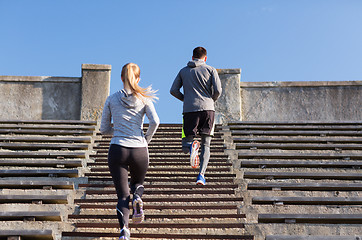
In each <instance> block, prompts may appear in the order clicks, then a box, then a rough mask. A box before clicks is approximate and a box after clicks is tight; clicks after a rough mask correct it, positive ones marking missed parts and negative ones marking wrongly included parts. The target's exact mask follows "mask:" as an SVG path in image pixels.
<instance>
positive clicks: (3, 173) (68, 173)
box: [0, 169, 79, 177]
mask: <svg viewBox="0 0 362 240" xmlns="http://www.w3.org/2000/svg"><path fill="white" fill-rule="evenodd" d="M78 175H79V173H78V170H77V169H69V170H68V169H59V170H54V169H44V170H40V169H21V170H17V169H11V170H4V169H1V170H0V177H78Z"/></svg>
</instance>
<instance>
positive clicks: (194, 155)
mask: <svg viewBox="0 0 362 240" xmlns="http://www.w3.org/2000/svg"><path fill="white" fill-rule="evenodd" d="M199 148H200V142H199V141H197V140H195V141H193V142H192V145H191V151H190V164H191V167H192V168H197V167H198V166H199V165H200V158H199Z"/></svg>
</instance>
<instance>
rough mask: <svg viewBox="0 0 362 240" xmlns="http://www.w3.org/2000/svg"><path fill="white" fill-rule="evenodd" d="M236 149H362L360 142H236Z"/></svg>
mask: <svg viewBox="0 0 362 240" xmlns="http://www.w3.org/2000/svg"><path fill="white" fill-rule="evenodd" d="M236 149H252V150H256V149H282V150H335V151H342V150H362V145H361V144H327V143H326V144H311V143H308V144H302V143H300V144H293V143H276V144H274V143H237V144H236Z"/></svg>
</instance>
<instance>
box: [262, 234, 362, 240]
mask: <svg viewBox="0 0 362 240" xmlns="http://www.w3.org/2000/svg"><path fill="white" fill-rule="evenodd" d="M361 239H362V235H361V236H313V235H302V236H290V235H268V236H266V237H265V240H361Z"/></svg>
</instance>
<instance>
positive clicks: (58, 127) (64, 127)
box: [0, 124, 96, 131]
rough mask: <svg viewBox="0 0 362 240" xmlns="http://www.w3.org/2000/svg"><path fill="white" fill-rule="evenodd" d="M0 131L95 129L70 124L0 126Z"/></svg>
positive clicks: (93, 127)
mask: <svg viewBox="0 0 362 240" xmlns="http://www.w3.org/2000/svg"><path fill="white" fill-rule="evenodd" d="M0 129H5V130H10V129H18V130H21V129H22V130H25V129H35V130H44V129H46V130H48V129H52V130H70V129H71V130H92V131H94V130H95V129H96V127H95V126H94V125H86V126H84V125H81V124H74V125H73V124H72V125H68V124H66V125H63V124H0Z"/></svg>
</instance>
